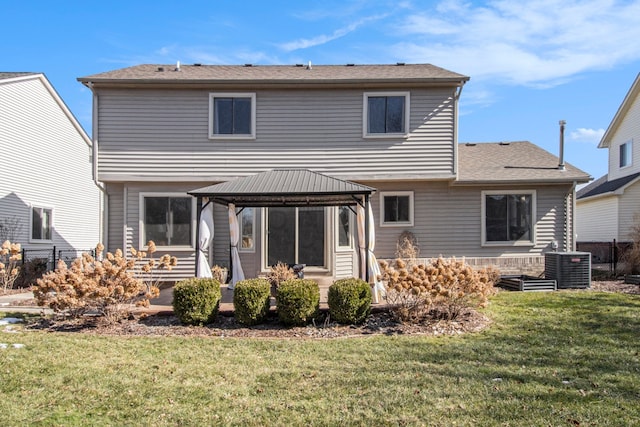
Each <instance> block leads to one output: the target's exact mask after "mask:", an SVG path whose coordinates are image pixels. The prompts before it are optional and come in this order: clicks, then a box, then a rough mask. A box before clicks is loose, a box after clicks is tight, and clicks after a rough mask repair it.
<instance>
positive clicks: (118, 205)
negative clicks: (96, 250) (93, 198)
mask: <svg viewBox="0 0 640 427" xmlns="http://www.w3.org/2000/svg"><path fill="white" fill-rule="evenodd" d="M106 189H107V203H108V206H107V211H108V212H109V218H108V219H107V228H108V233H109V234H108V236H107V243H106V245H105V246H106V249H107V251H109V252H114V251H115V250H116V249H122V248H124V247H125V243H124V242H125V238H124V236H125V228H124V227H125V225H124V185H123V184H121V183H109V184H107V185H106Z"/></svg>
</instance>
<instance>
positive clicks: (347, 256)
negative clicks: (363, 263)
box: [334, 251, 358, 279]
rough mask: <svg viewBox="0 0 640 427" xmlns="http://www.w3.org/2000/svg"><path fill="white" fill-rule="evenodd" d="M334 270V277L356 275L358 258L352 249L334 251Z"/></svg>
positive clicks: (340, 277) (341, 277)
mask: <svg viewBox="0 0 640 427" xmlns="http://www.w3.org/2000/svg"><path fill="white" fill-rule="evenodd" d="M335 256H336V257H335V260H336V261H335V272H334V277H335V278H336V279H343V278H347V277H357V276H358V260H357V258H356V257H355V252H354V251H346V252H345V251H343V252H336V253H335Z"/></svg>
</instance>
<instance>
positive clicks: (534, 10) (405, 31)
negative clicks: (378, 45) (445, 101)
mask: <svg viewBox="0 0 640 427" xmlns="http://www.w3.org/2000/svg"><path fill="white" fill-rule="evenodd" d="M397 30H398V32H399V34H400V36H401V37H402V38H403V39H405V40H407V39H410V41H403V42H400V43H397V44H396V45H395V46H394V50H395V51H401V52H404V54H405V55H404V56H405V60H406V61H407V62H430V63H434V64H438V65H441V66H444V67H445V68H449V69H452V70H455V71H458V72H461V73H463V74H467V75H472V76H474V79H475V80H491V81H501V82H503V83H507V84H514V85H529V86H553V85H556V84H559V83H562V82H564V81H566V80H567V79H570V78H571V77H573V76H575V75H576V74H579V73H582V72H585V71H591V70H598V69H608V68H611V67H612V66H615V65H616V64H621V63H625V62H631V61H634V60H637V59H640V44H638V43H632V42H630V40H638V39H640V1H638V0H632V1H615V0H590V1H578V0H534V1H528V2H520V1H517V2H514V1H511V0H500V1H494V2H486V3H483V4H476V3H468V2H467V3H464V2H461V1H458V0H452V1H443V2H441V3H439V4H438V5H437V6H436V7H435V8H433V9H430V10H426V11H420V12H414V13H413V14H412V15H410V16H408V17H406V19H405V20H404V21H403V22H401V23H400V24H399V25H398V27H397Z"/></svg>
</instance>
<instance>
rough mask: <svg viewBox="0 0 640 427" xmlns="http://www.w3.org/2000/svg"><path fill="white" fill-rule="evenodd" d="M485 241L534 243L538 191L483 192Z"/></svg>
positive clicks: (487, 242)
mask: <svg viewBox="0 0 640 427" xmlns="http://www.w3.org/2000/svg"><path fill="white" fill-rule="evenodd" d="M482 212H483V222H484V225H483V229H482V231H483V233H482V234H483V244H489V245H490V244H494V243H502V244H503V243H508V244H518V243H519V244H532V243H533V242H534V238H533V236H534V228H533V225H534V223H535V217H534V212H535V192H534V191H519V192H504V191H502V192H501V191H484V192H482Z"/></svg>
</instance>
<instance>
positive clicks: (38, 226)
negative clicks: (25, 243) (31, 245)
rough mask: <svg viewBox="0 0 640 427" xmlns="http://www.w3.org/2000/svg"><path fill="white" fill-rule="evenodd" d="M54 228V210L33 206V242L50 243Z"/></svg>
mask: <svg viewBox="0 0 640 427" xmlns="http://www.w3.org/2000/svg"><path fill="white" fill-rule="evenodd" d="M52 228H53V209H51V208H43V207H38V206H33V207H32V208H31V241H32V242H37V241H46V242H50V241H51V240H52V239H51V230H52Z"/></svg>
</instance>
